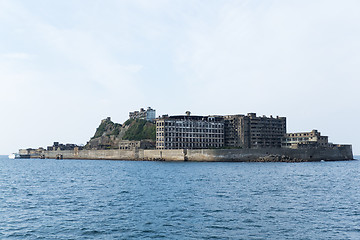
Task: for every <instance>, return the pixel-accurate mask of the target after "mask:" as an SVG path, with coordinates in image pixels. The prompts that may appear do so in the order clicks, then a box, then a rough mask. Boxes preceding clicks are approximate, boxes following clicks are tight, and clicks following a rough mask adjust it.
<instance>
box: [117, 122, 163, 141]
mask: <svg viewBox="0 0 360 240" xmlns="http://www.w3.org/2000/svg"><path fill="white" fill-rule="evenodd" d="M128 121H129V120H128ZM126 123H127V121H126V122H125V123H124V125H126ZM128 124H130V126H129V129H128V130H127V131H126V133H125V135H124V137H123V139H125V140H135V141H139V140H143V139H152V140H155V139H156V126H155V124H153V123H151V122H148V121H146V120H144V119H136V120H132V121H131V122H130V123H128Z"/></svg>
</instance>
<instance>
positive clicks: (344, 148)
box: [32, 145, 353, 162]
mask: <svg viewBox="0 0 360 240" xmlns="http://www.w3.org/2000/svg"><path fill="white" fill-rule="evenodd" d="M32 157H39V156H32ZM41 157H42V158H50V159H107V160H135V161H136V160H138V161H198V162H201V161H203V162H219V161H220V162H221V161H227V162H259V161H261V162H304V161H321V160H327V161H336V160H352V159H353V153H352V147H351V145H338V146H336V147H333V148H308V149H290V148H262V149H181V150H143V149H136V150H115V149H113V150H76V149H75V150H66V151H45V152H44V153H43V155H42V156H41Z"/></svg>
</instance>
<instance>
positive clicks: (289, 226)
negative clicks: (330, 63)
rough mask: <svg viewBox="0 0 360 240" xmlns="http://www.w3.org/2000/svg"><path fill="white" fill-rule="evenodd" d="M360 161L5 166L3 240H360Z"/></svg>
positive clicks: (0, 207) (0, 188)
mask: <svg viewBox="0 0 360 240" xmlns="http://www.w3.org/2000/svg"><path fill="white" fill-rule="evenodd" d="M359 223H360V161H344V162H314V163H191V162H186V163H171V162H135V161H134V162H132V161H86V160H22V159H21V160H9V159H7V157H5V156H0V239H360V224H359Z"/></svg>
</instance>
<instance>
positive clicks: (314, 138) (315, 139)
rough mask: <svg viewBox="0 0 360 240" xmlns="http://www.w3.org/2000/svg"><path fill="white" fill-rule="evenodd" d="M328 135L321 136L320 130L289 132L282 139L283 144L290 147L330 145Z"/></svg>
mask: <svg viewBox="0 0 360 240" xmlns="http://www.w3.org/2000/svg"><path fill="white" fill-rule="evenodd" d="M328 139H329V138H328V136H321V133H320V132H319V131H318V130H312V131H311V132H299V133H287V134H286V135H285V136H284V137H283V139H282V146H283V147H288V148H299V147H319V146H320V147H329V146H331V145H332V144H331V143H329V140H328Z"/></svg>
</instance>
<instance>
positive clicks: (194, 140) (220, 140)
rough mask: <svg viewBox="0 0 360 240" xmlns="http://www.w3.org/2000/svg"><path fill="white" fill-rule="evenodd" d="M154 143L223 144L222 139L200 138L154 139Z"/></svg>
mask: <svg viewBox="0 0 360 240" xmlns="http://www.w3.org/2000/svg"><path fill="white" fill-rule="evenodd" d="M156 141H158V142H163V141H166V142H194V143H195V142H200V143H201V142H217V143H222V142H224V139H222V138H220V139H207V138H205V139H201V138H187V139H183V138H156Z"/></svg>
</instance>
